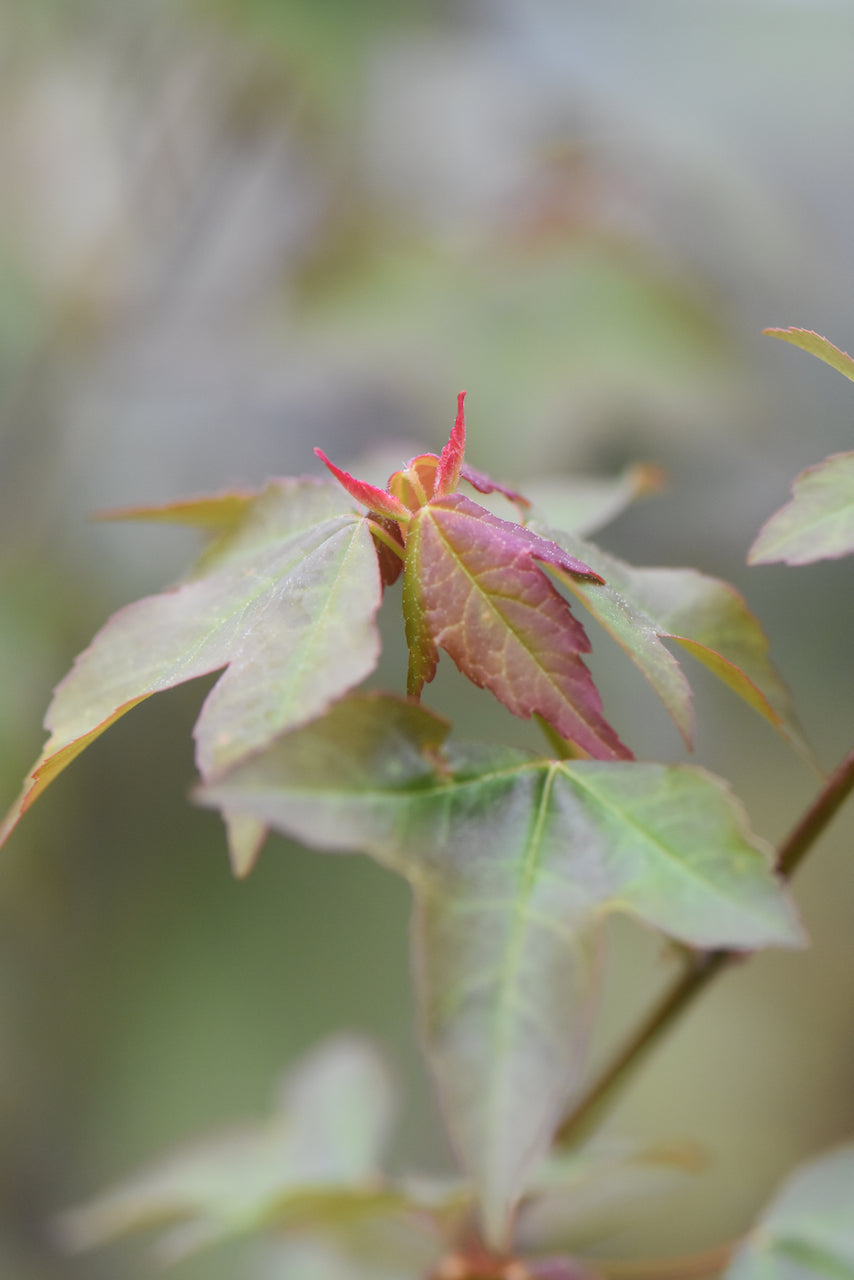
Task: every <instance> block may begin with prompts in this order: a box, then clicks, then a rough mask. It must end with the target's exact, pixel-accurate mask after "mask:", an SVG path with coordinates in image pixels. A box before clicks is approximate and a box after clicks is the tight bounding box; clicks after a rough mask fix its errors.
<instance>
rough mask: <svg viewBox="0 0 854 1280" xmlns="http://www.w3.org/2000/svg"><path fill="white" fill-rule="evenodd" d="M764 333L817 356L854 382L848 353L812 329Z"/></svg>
mask: <svg viewBox="0 0 854 1280" xmlns="http://www.w3.org/2000/svg"><path fill="white" fill-rule="evenodd" d="M762 332H763V333H764V334H767V335H768V337H769V338H782V340H783V342H791V344H792V346H793V347H800V349H801V351H808V352H809V353H810V355H811V356H817V358H818V359H819V360H823V361H824V363H825V364H829V365H830V367H831V368H832V369H836V371H837V373H841V374H842V375H843V376H844V377H846V378H850V379H851V381H852V382H854V360H852V359H851V357H850V356H849V354H848V352H847V351H841V350H840V349H839V347H835V346H834V345H833V343H832V342H828V340H827V338H823V337H822V336H821V334H820V333H815V332H813V330H812V329H795V328H790V329H763V330H762Z"/></svg>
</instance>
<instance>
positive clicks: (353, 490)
mask: <svg viewBox="0 0 854 1280" xmlns="http://www.w3.org/2000/svg"><path fill="white" fill-rule="evenodd" d="M314 452H315V454H316V455H317V457H318V458H320V461H321V462H322V463H324V465H325V466H327V467H328V468H329V470H330V471H331V472H332V474H333V475H334V477H335V479H336V480H337V481H338V483H339V484H340V485H341V486H342V487H343V488H344V489H346V490H347V492H348V493H349V495H350V497H351V498H355V499H356V501H357V502H359V503H361V505H362V506H363V507H367V508H368V510H369V511H376V512H377V514H378V515H381V516H387V517H388V518H389V519H390V520H408V519H409V512H408V511H407V509H406V507H405V506H404V505H403V503H402V502H400V501H399V499H397V498H395V497H394V496H393V495H392V494H390V493H387V492H386V491H385V489H378V488H377V486H376V485H375V484H368V483H367V481H365V480H357V479H356V477H355V476H351V475H350V473H349V471H342V470H341V468H340V467H336V465H335V463H334V462H330V461H329V459H328V458H327V456H326V454H325V453H324V452H323V450H322V449H315V451H314Z"/></svg>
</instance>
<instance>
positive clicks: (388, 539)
mask: <svg viewBox="0 0 854 1280" xmlns="http://www.w3.org/2000/svg"><path fill="white" fill-rule="evenodd" d="M371 533H372V534H373V538H374V546H375V547H376V549H377V559H378V560H379V564H380V576H381V578H382V580H383V586H384V587H391V586H393V585H394V583H395V582H397V580H398V578H399V577H400V575H401V574H402V573H403V538H402V537H401V536H400V525H399V524H398V523H397V521H396V520H387V519H385V517H384V516H376V517H375V519H374V520H373V521H372V522H371Z"/></svg>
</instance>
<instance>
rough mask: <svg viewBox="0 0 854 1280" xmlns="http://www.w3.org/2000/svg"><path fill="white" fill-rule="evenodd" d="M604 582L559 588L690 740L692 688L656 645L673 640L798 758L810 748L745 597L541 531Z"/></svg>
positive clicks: (703, 579)
mask: <svg viewBox="0 0 854 1280" xmlns="http://www.w3.org/2000/svg"><path fill="white" fill-rule="evenodd" d="M540 531H541V532H542V533H543V535H544V536H548V537H551V538H552V539H554V541H555V542H557V543H559V544H560V545H561V546H562V547H565V548H566V550H567V551H570V552H571V553H572V554H573V555H578V556H581V557H583V558H584V559H585V560H586V561H587V562H588V563H589V564H590V565H591V566H592V568H594V569H596V570H598V572H599V573H600V574H601V575H602V577H603V578H605V585H604V586H593V585H591V584H589V583H587V582H583V581H580V580H578V579H574V578H570V577H568V576H567V575H565V574H563V573H561V572H560V570H557V572H558V575H559V577H560V578H561V581H562V582H564V583H565V584H566V586H567V587H569V589H570V590H571V591H572V592H573V593H574V594H575V595H576V596H578V597H579V599H581V600H582V601H583V602H584V604H585V605H586V606H587V608H588V609H589V610H590V612H591V613H592V614H593V616H594V617H595V618H596V619H597V620H598V621H599V622H600V623H601V624H602V626H604V627H605V629H606V630H607V631H608V632H610V634H611V635H612V636H613V637H614V639H615V640H616V641H617V643H618V644H619V645H620V646H621V647H622V648H623V649H624V650H625V652H626V653H627V654H628V655H629V657H630V658H631V659H632V661H633V662H634V663H635V665H636V666H637V667H639V669H640V670H641V671H642V672H643V674H644V675H645V676H646V678H647V680H648V681H649V682H650V684H651V685H652V687H653V688H654V689H655V691H656V693H657V694H658V696H659V697H660V698H661V700H662V702H663V703H664V705H665V707H666V708H667V710H668V712H669V713H670V715H671V716H672V718H673V720H674V722H675V723H676V725H677V727H678V729H679V731H680V733H681V734H682V737H683V739H684V740H685V742H686V745H688V746H691V744H692V741H693V713H692V708H691V690H690V686H689V684H688V682H687V680H686V678H685V676H684V674H683V672H682V669H681V667H680V665H679V663H678V662H677V661H676V659H675V658H674V657H673V655H672V654H671V653H670V652H669V651H668V650H667V649H666V648H665V647H664V645H663V644H662V643H661V641H662V640H672V641H674V642H675V643H676V644H678V645H679V646H680V647H681V648H682V649H684V650H685V651H686V652H687V653H690V654H691V656H692V657H694V658H696V659H697V660H698V661H699V662H702V663H703V665H704V666H706V667H707V668H708V669H709V670H710V671H711V672H712V673H713V674H714V675H715V676H717V677H718V679H719V680H721V681H723V683H724V684H726V685H727V686H728V687H729V688H731V689H732V690H733V692H734V693H736V694H738V696H739V697H740V698H742V699H743V700H744V701H745V702H746V703H747V704H748V705H749V706H751V707H753V708H754V710H756V711H758V712H759V714H760V715H762V716H764V717H765V719H766V720H768V721H769V723H771V724H772V725H773V726H774V728H775V729H777V730H778V731H779V732H780V733H782V734H783V735H784V736H785V737H786V738H788V740H789V741H790V742H791V744H792V745H793V746H794V747H795V748H796V749H797V750H798V751H800V752H801V753H802V754H803V755H805V756H808V754H809V753H808V749H807V747H806V745H805V743H804V739H803V735H802V733H801V730H800V726H799V725H798V722H797V718H796V716H795V713H794V709H793V707H792V702H791V698H790V695H789V691H788V689H787V688H786V686H785V684H784V683H783V681H782V680H781V678H780V676H779V674H778V672H777V670H776V668H775V666H774V664H773V663H772V662H771V660H770V658H769V656H768V641H767V639H766V637H765V634H764V632H763V630H762V627H761V626H760V624H759V622H758V620H757V619H756V618H755V617H754V615H753V614H752V613H751V612H750V610H749V609H748V608H747V605H746V604H745V602H744V599H743V597H742V596H741V595H740V594H739V593H738V592H737V591H736V590H735V588H734V587H731V586H730V585H729V584H728V583H726V582H722V581H721V580H720V579H719V578H710V577H708V576H707V575H706V574H703V573H699V572H698V571H697V570H696V569H669V568H663V569H662V568H649V569H637V568H634V567H633V566H631V565H628V564H626V563H625V561H622V560H618V559H617V557H616V556H612V555H610V554H608V553H607V552H604V551H602V550H601V549H600V548H599V547H596V546H594V545H593V544H592V543H589V542H585V541H583V540H582V539H581V538H578V537H575V536H572V535H570V534H566V533H563V532H557V531H555V530H553V529H546V528H542V529H541V530H540Z"/></svg>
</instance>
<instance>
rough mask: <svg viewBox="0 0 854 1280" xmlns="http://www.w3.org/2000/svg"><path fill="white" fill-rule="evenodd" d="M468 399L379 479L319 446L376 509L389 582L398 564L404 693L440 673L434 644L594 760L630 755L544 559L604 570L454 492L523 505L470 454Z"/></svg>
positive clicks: (592, 575) (573, 570)
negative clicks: (405, 653) (440, 439)
mask: <svg viewBox="0 0 854 1280" xmlns="http://www.w3.org/2000/svg"><path fill="white" fill-rule="evenodd" d="M464 399H465V392H461V393H460V395H459V397H458V401H457V416H456V420H455V422H454V426H453V430H452V431H451V435H450V438H449V440H448V443H447V444H446V445H445V447H444V449H443V450H442V452H441V454H439V455H438V456H437V455H436V454H434V453H423V454H420V455H419V456H418V457H417V458H413V459H412V460H411V462H410V463H409V464H408V466H407V467H406V468H405V469H404V470H402V471H396V472H395V473H394V475H393V476H391V478H390V479H389V482H388V487H387V488H386V489H379V488H377V487H376V486H375V485H371V484H367V483H366V482H365V481H363V480H357V479H356V478H355V477H354V476H351V475H350V474H349V473H348V472H346V471H342V470H340V468H338V467H336V466H335V465H334V463H332V462H330V461H329V459H328V458H327V457H326V455H325V454H324V453H323V452H322V451H321V450H320V449H315V453H316V454H317V456H318V457H319V458H320V459H321V460H322V461H323V462H324V463H325V464H326V466H327V467H328V468H329V470H330V471H331V472H332V474H333V475H334V476H335V478H336V479H337V480H338V481H339V482H340V483H341V484H342V485H343V486H344V488H345V489H346V490H347V492H348V493H349V494H350V495H351V496H352V497H353V498H355V499H356V501H357V502H359V503H361V504H362V505H363V506H366V507H367V508H368V510H369V511H370V512H371V513H372V515H373V516H374V517H375V524H374V533H375V536H376V538H377V539H378V541H379V542H380V543H381V544H382V547H383V551H382V553H381V564H382V566H383V578H384V581H386V582H387V583H388V582H390V581H393V579H394V577H396V576H397V573H399V572H400V570H399V568H398V569H397V572H394V571H393V570H391V569H390V568H389V560H390V558H391V557H392V556H395V557H396V559H397V561H398V564H400V563H402V564H403V572H404V579H403V613H404V619H405V623H406V640H407V643H408V645H409V678H408V686H407V688H408V693H409V694H410V696H412V697H414V698H418V697H420V694H421V690H422V689H423V687H424V685H425V684H427V683H429V682H430V681H431V680H432V679H433V677H434V675H435V674H436V666H437V663H438V658H439V654H438V650H439V649H440V648H441V649H444V650H445V652H446V653H448V654H450V656H451V657H452V658H453V660H454V662H455V663H456V664H457V666H458V667H459V669H460V671H461V672H462V673H463V675H465V676H467V677H468V678H469V679H470V680H471V681H473V682H474V684H476V685H478V687H479V688H486V689H489V691H490V692H491V693H493V694H494V695H495V697H496V698H498V699H499V701H500V702H503V703H504V705H505V706H506V707H507V708H508V710H509V711H512V712H513V714H514V715H517V716H520V717H521V718H523V719H527V718H529V717H530V716H532V715H538V716H540V717H542V719H543V720H545V721H546V722H547V723H548V724H550V725H551V726H552V727H553V728H554V729H555V730H556V732H557V733H558V734H560V736H561V737H562V738H565V739H568V740H569V741H570V742H572V743H574V744H575V746H576V747H577V748H579V749H580V751H581V752H582V753H584V754H587V755H589V756H592V757H594V758H595V759H599V760H612V759H627V758H630V757H631V752H630V751H629V749H628V748H627V747H626V746H625V745H624V744H623V743H622V742H621V741H620V739H619V738H618V736H617V734H616V733H615V732H614V730H613V729H612V728H611V726H610V725H609V724H608V723H607V721H606V720H605V719H604V717H603V715H602V702H601V699H600V697H599V692H598V690H597V689H596V686H595V685H594V683H593V679H592V677H591V675H590V672H589V671H588V669H587V667H586V666H585V664H584V662H583V660H582V659H581V657H580V654H582V653H588V652H589V651H590V641H589V640H588V638H587V634H586V632H585V630H584V628H583V626H582V625H581V623H580V622H579V621H578V620H577V618H575V617H574V616H573V614H572V612H571V610H570V607H569V603H568V602H567V600H565V599H564V597H563V596H562V595H561V594H560V593H559V592H558V591H557V589H556V588H555V586H554V585H553V583H552V582H551V580H550V579H549V578H548V577H547V575H546V573H545V572H544V570H543V568H542V566H543V565H552V566H554V567H555V568H557V569H560V570H562V571H563V572H565V573H569V574H572V575H573V576H575V577H577V578H581V579H585V580H587V581H590V582H595V583H601V582H603V579H602V578H601V577H600V575H599V574H598V573H596V572H595V571H594V570H593V569H591V568H590V566H589V565H587V564H585V563H584V562H583V561H582V560H578V559H576V558H575V557H574V556H571V555H569V554H568V553H567V552H565V551H564V550H563V549H562V548H561V547H559V546H558V545H557V544H556V543H554V542H549V541H548V540H547V539H545V538H541V537H540V536H539V535H538V534H536V533H533V532H532V531H531V530H530V529H526V528H524V527H523V526H522V525H520V524H515V523H513V522H511V521H509V520H501V519H499V518H498V517H497V516H494V515H492V514H491V512H489V511H487V510H486V509H485V508H484V507H481V506H479V505H478V504H477V503H476V502H472V501H471V499H469V498H467V497H465V496H464V495H463V494H461V493H458V492H457V486H458V485H459V482H460V480H461V479H463V480H467V481H468V482H469V483H470V484H471V485H472V487H473V488H475V489H477V490H478V491H479V492H481V493H494V492H499V493H503V494H504V495H505V496H506V497H507V498H509V499H510V501H511V502H515V503H516V504H517V505H520V506H526V505H527V503H526V501H525V499H524V498H523V497H522V496H521V494H518V493H515V492H514V491H513V490H512V489H506V488H504V487H503V486H502V485H499V484H497V483H496V482H495V481H493V480H491V479H490V478H489V476H486V475H484V474H483V473H482V472H479V471H475V470H474V469H473V468H471V467H469V466H468V465H467V463H466V462H465V458H464V454H465V416H464V411H463V402H464Z"/></svg>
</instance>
